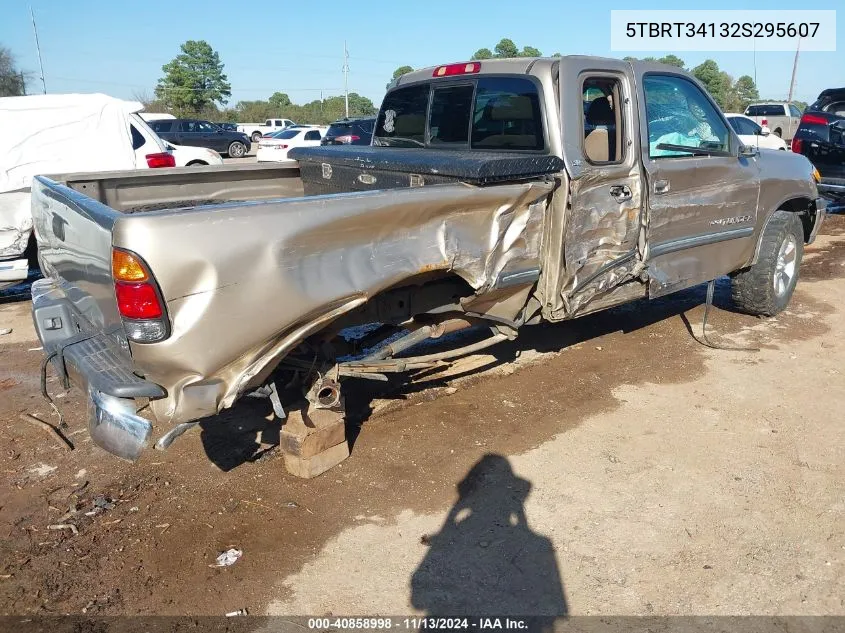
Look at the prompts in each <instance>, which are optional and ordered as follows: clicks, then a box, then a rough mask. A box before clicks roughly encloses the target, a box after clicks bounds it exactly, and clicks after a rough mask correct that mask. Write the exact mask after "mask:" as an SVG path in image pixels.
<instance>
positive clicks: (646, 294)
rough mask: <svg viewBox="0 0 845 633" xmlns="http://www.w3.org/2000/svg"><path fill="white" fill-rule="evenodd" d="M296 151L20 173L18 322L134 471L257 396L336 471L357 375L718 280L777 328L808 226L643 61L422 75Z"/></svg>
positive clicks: (779, 169)
mask: <svg viewBox="0 0 845 633" xmlns="http://www.w3.org/2000/svg"><path fill="white" fill-rule="evenodd" d="M295 151H296V153H297V154H296V156H295V158H296V159H297V160H298V161H299V165H300V168H299V169H284V168H279V167H275V166H271V167H265V166H263V165H244V166H237V167H232V166H221V167H205V168H199V169H170V170H150V171H136V172H120V173H108V174H71V175H61V176H49V177H48V176H39V177H37V178H36V180H35V182H34V183H33V188H32V200H33V217H34V222H35V231H36V235H37V239H38V244H39V259H40V262H41V266H42V269H43V271H44V273H45V275H46V277H45V279H43V280H41V281H38V282H36V283H35V284H34V285H33V289H32V294H33V306H32V310H33V318H34V321H35V325H36V328H37V330H38V335H39V337H40V338H41V341H42V342H43V345H44V351H45V354H46V359H50V360H51V361H52V363H53V366H54V367H55V369H56V370H57V371H58V372H59V373H60V375H61V376H62V377H63V378H64V380H65V382H67V381H68V380H71V381H73V382H74V383H76V384H77V385H79V386H81V387H82V388H84V389H85V390H86V391H87V393H88V394H89V414H88V418H89V430H90V432H91V435H92V437H93V439H94V441H95V442H96V443H97V444H98V445H99V446H101V447H103V448H105V449H106V450H108V451H110V452H112V453H114V454H116V455H119V456H121V457H123V458H127V459H137V458H138V457H139V456H140V455H141V453H142V450H143V448H144V447H145V446H146V445H147V444H148V443H149V442H150V441H151V437H152V434H153V425H155V428H156V435H157V436H158V440H157V442H156V445H157V447H159V448H163V447H166V446H167V445H169V443H170V442H172V441H173V439H174V438H175V437H176V436H178V435H179V434H180V433H181V432H183V431H184V430H185V429H187V428H190V425H192V424H195V423H196V421H197V420H199V419H200V418H203V417H206V416H212V415H215V414H217V413H218V412H220V411H221V410H223V409H225V408H227V407H231V406H232V404H233V403H234V402H235V401H236V400H237V399H238V398H240V397H241V396H244V395H247V394H257V395H263V396H266V397H269V398H270V400H271V401H272V404H273V408H274V411H275V412H276V414H277V415H278V416H279V417H280V418H282V419H283V420H284V426H283V427H282V441H281V449H282V451H283V452H284V454H285V463H286V465H287V467H288V469H289V470H290V471H291V472H293V473H295V474H297V475H300V476H303V477H311V476H314V475H317V474H319V473H321V472H323V471H325V470H326V469H327V468H329V467H331V466H333V465H334V464H336V463H338V462H339V461H341V460H342V459H344V458H345V457H346V456H348V454H349V451H348V447H347V444H346V442H345V437H344V428H343V415H344V397H343V394H344V391H345V390H347V389H350V388H353V389H354V388H355V385H356V383H359V381H361V380H386V379H387V376H388V375H389V374H395V373H400V374H408V373H413V372H415V371H418V370H430V369H432V368H437V367H438V366H441V365H444V364H447V363H448V362H449V361H450V360H451V359H454V358H457V357H459V356H462V355H468V354H471V353H474V352H476V351H478V350H480V349H483V348H485V347H488V346H491V345H494V344H496V343H497V342H500V341H503V340H505V339H513V338H514V337H516V336H517V333H518V331H519V329H520V328H521V327H523V326H528V325H533V324H537V323H540V322H543V321H551V322H557V321H565V320H567V319H573V318H576V317H580V316H582V315H585V314H589V313H591V312H595V311H597V310H603V309H606V308H609V307H611V306H615V305H618V304H621V303H624V302H628V301H632V300H636V299H642V298H654V297H660V296H662V295H666V294H667V293H671V292H675V291H678V290H681V289H683V288H687V287H689V286H693V285H695V284H700V283H702V282H708V281H710V280H713V279H715V278H718V277H721V276H723V275H730V276H731V280H732V285H733V296H734V299H735V301H736V303H737V305H738V307H739V308H740V309H742V310H744V311H747V312H750V313H752V314H759V315H773V314H776V313H778V312H779V311H781V310H783V309H784V307H785V306H786V305H787V303H788V301H789V299H790V297H791V295H792V292H793V289H794V288H795V284H796V282H797V279H798V274H799V266H800V263H801V257H802V252H803V245H804V244H805V243H809V242H811V241H812V240H813V239H814V237H815V235H816V232H817V231H818V228H819V225H820V224H821V222H822V218H823V215H824V209H825V206H824V201H823V200H822V199H820V198H819V197H818V193H817V189H816V182H815V181H814V177H813V168H812V166H811V164H810V163H809V162H808V161H807V159H806V158H804V157H803V156H800V155H796V154H792V153H787V152H765V151H763V152H760V151H758V150H757V149H756V148H753V147H744V146H741V144H740V142H739V140H738V138H737V136H736V135H735V133H734V132H733V131H732V129H731V127H730V125H728V123H727V122H726V120H725V118H724V116H723V115H722V114H721V112H720V111H719V108H718V107H717V106H716V104H715V103H714V102H713V100H712V98H711V97H710V96H709V95H708V94H707V92H706V91H705V90H704V89H703V88H702V87H701V85H700V84H699V83H698V82H697V81H696V80H695V79H694V78H692V77H690V76H689V75H688V74H686V73H684V72H683V71H681V70H679V69H677V68H674V67H667V66H663V65H659V64H649V63H639V62H635V63H633V64H632V63H628V62H625V61H619V60H613V59H599V58H591V57H564V58H559V59H512V60H495V61H487V60H485V61H481V62H478V61H475V62H468V63H460V64H449V65H446V66H439V67H436V68H430V69H427V70H420V71H416V72H412V73H409V74H407V75H403V76H402V77H401V78H399V79H398V80H396V81H395V82H394V83H393V84H392V85H391V87H390V89H389V90H388V93H387V95H386V97H385V99H384V102H383V104H382V107H381V110H380V112H379V115H378V120H377V124H376V129H375V134H374V138H373V145H372V146H371V147H354V146H352V147H318V148H302V149H298V150H295ZM292 156H293V154H292ZM479 326H481V328H482V330H481V331H482V332H486V334H487V335H486V337H483V338H479V337H478V336H476V337H475V338H470V339H467V338H465V337H461V336H444V335H446V334H448V333H451V332H455V331H457V330H461V329H467V328H475V329H474V332H475V333H478V332H479ZM440 337H444V338H443V339H441V340H440V344H439V345H438V344H437V341H436V339H439V338H440ZM432 339H435V341H434V342H432ZM449 341H451V345H449V344H446V343H448V342H449ZM422 343H425V344H423V345H421V344H422ZM45 368H46V362H45Z"/></svg>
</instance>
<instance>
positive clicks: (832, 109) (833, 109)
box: [824, 101, 845, 116]
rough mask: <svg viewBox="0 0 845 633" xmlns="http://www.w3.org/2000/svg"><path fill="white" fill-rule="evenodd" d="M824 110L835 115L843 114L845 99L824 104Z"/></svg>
mask: <svg viewBox="0 0 845 633" xmlns="http://www.w3.org/2000/svg"><path fill="white" fill-rule="evenodd" d="M824 111H825V112H829V113H830V114H835V115H836V116H845V101H835V102H833V103H831V104H828V105H827V106H825V108H824Z"/></svg>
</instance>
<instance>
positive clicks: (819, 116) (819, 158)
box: [792, 88, 845, 206]
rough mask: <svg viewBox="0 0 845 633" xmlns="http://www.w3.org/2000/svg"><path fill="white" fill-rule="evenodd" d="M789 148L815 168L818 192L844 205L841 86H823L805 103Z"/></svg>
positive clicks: (844, 130)
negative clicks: (819, 175)
mask: <svg viewBox="0 0 845 633" xmlns="http://www.w3.org/2000/svg"><path fill="white" fill-rule="evenodd" d="M792 151H793V152H796V153H798V154H804V156H806V157H807V158H809V159H810V162H811V163H813V165H814V166H815V168H816V169H818V170H819V173H820V174H821V182H820V183H819V193H821V194H822V195H823V196H825V197H827V198H830V199H831V200H833V201H834V202H835V203H837V205H843V206H845V88H829V89H828V90H824V91H822V93H821V94H820V95H819V98H818V99H816V101H815V103H813V104H812V105H810V106H807V109H806V110H805V111H804V114H803V116H802V117H801V124H800V125H799V126H798V129H797V130H796V131H795V136H794V137H793V138H792Z"/></svg>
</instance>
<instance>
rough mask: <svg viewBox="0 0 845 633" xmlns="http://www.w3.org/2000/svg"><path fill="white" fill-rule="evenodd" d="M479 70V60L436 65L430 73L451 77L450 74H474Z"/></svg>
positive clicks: (433, 75) (434, 75)
mask: <svg viewBox="0 0 845 633" xmlns="http://www.w3.org/2000/svg"><path fill="white" fill-rule="evenodd" d="M478 72H481V62H467V63H465V64H447V65H446V66H438V67H437V68H435V69H434V72H433V73H431V76H432V77H451V76H452V75H474V74H475V73H478Z"/></svg>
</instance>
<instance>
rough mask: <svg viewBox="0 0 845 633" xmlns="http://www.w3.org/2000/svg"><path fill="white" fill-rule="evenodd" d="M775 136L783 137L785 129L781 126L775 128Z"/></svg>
mask: <svg viewBox="0 0 845 633" xmlns="http://www.w3.org/2000/svg"><path fill="white" fill-rule="evenodd" d="M775 136H777V137H778V138H783V130H781V129H780V128H777V129H776V130H775Z"/></svg>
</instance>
